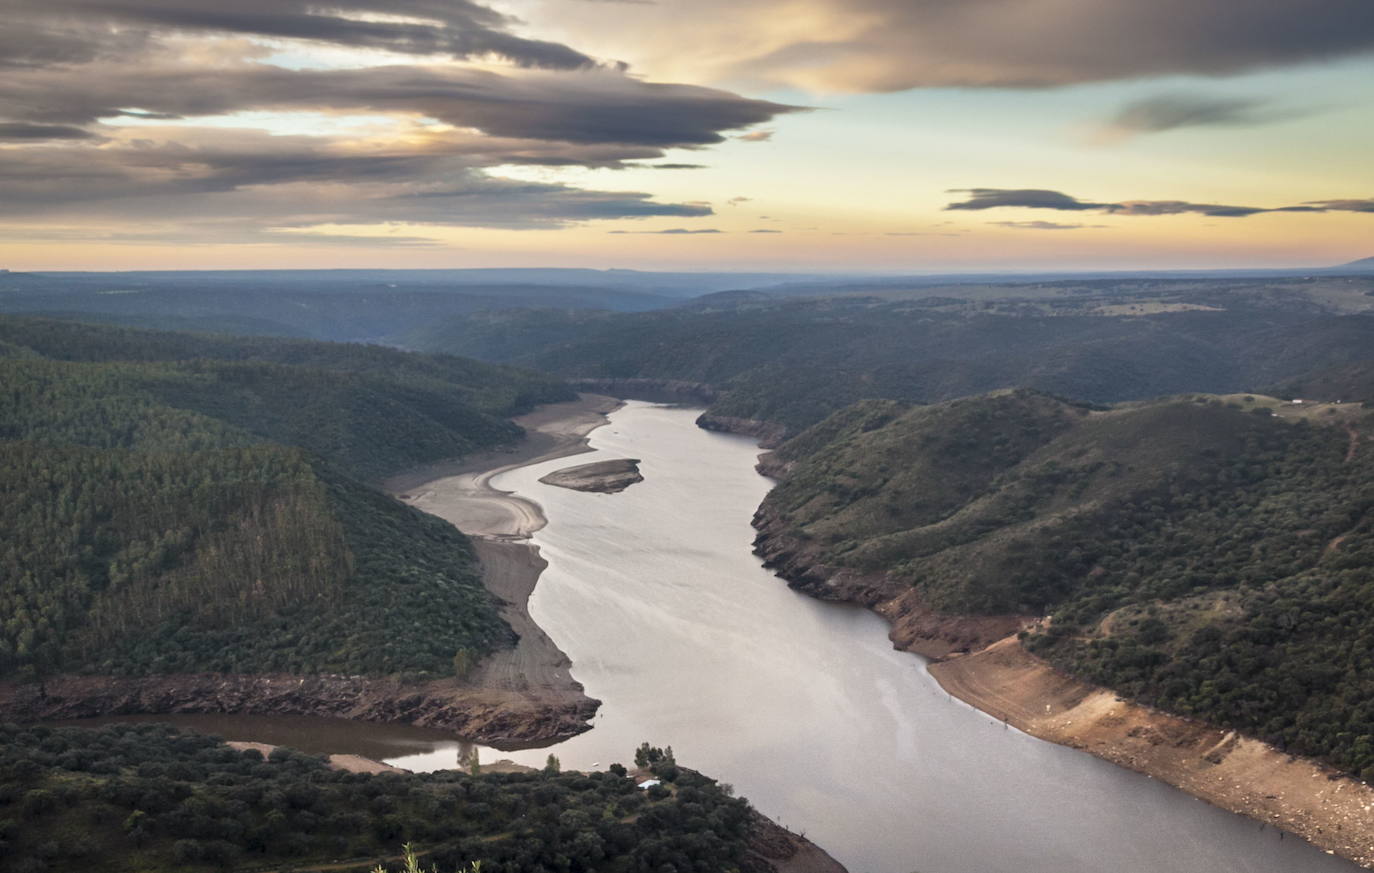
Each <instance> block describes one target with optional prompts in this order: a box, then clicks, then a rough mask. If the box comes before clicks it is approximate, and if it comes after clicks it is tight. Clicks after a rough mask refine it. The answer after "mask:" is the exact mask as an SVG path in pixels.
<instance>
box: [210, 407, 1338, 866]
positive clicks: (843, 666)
mask: <svg viewBox="0 0 1374 873" xmlns="http://www.w3.org/2000/svg"><path fill="white" fill-rule="evenodd" d="M695 416H696V412H694V411H691V410H679V409H668V408H662V407H655V406H651V405H648V404H643V403H630V404H629V405H628V406H627V407H626V408H624V409H622V410H620V411H618V412H616V413H615V414H613V415H612V417H611V424H609V425H608V426H606V427H603V428H601V429H599V430H597V431H595V432H594V433H593V434H592V436H591V445H592V447H593V448H594V449H596V450H597V453H596V454H590V455H579V456H578V457H577V458H575V459H566V458H565V459H560V460H556V461H551V462H548V463H544V464H539V465H535V466H532V467H526V468H522V469H519V470H514V471H511V472H509V473H506V474H503V475H501V476H499V477H497V478H496V479H495V480H494V482H493V484H494V485H495V486H496V487H498V488H502V489H505V490H510V491H515V492H517V493H519V494H522V495H524V496H527V497H529V498H531V499H533V500H536V501H537V502H539V503H540V504H541V505H542V506H543V507H544V509H545V513H546V515H547V516H548V519H549V523H548V526H547V527H545V528H544V529H543V530H541V531H539V532H538V533H537V534H536V535H535V538H534V540H535V542H536V543H537V544H538V545H539V546H540V548H541V549H542V551H543V554H544V556H545V558H546V559H547V560H548V561H549V568H548V569H547V570H546V571H545V573H544V576H543V577H542V578H541V580H540V582H539V585H538V588H537V589H536V590H535V593H534V597H533V599H532V601H531V611H532V613H533V615H534V618H535V620H536V621H537V622H538V623H539V624H540V625H541V626H542V627H543V628H545V630H547V632H548V633H549V635H550V636H551V637H552V638H553V639H554V641H555V642H556V643H558V645H559V646H560V647H561V648H562V649H563V650H564V651H565V652H567V653H568V655H569V656H570V657H571V658H572V661H573V664H574V668H573V673H574V675H575V676H576V677H577V678H578V679H579V680H580V681H581V682H582V683H583V684H584V685H585V686H586V688H587V693H588V694H590V695H591V696H593V697H597V698H600V699H601V700H602V701H603V704H602V707H601V710H600V713H599V714H598V716H597V719H596V722H595V725H596V727H595V729H594V730H592V731H591V732H589V733H586V734H583V735H581V736H578V737H575V738H573V739H571V740H569V741H567V742H565V743H562V744H560V745H558V746H555V747H552V748H551V749H546V750H530V751H526V752H515V753H508V752H493V751H490V750H482V751H481V755H482V759H483V760H484V761H490V760H493V759H496V758H512V759H515V760H517V761H520V762H523V763H528V764H531V765H534V766H542V764H543V763H544V760H545V757H546V756H547V755H548V754H549V752H550V751H552V752H553V753H554V754H556V755H557V756H558V757H559V759H560V760H561V762H562V765H563V766H564V768H579V769H590V768H601V767H605V766H606V765H607V764H610V763H611V762H613V761H622V762H628V761H629V760H630V759H631V758H632V754H633V750H634V748H635V747H636V746H637V745H638V744H639V743H640V742H642V741H645V740H648V741H650V742H652V743H654V744H655V745H660V746H661V745H671V746H672V747H673V749H674V751H675V752H676V755H677V758H678V760H679V761H680V762H682V763H683V764H685V765H687V766H690V767H693V768H695V769H699V770H702V771H704V772H706V773H708V774H710V775H712V776H715V777H717V778H719V779H721V780H722V781H725V782H729V783H732V784H733V785H734V786H735V787H736V789H737V790H738V792H739V793H741V794H743V795H745V796H747V797H748V798H750V800H751V801H753V803H754V804H755V806H757V807H758V808H759V809H760V810H762V811H763V812H764V813H766V814H768V815H770V816H772V817H773V818H774V819H776V820H778V821H780V822H782V823H783V824H785V825H788V826H790V827H791V828H792V829H793V830H797V831H804V832H805V833H806V835H807V836H808V837H810V838H812V839H813V840H815V841H816V842H817V843H819V844H820V845H821V846H823V847H824V848H825V849H827V850H828V851H829V852H830V853H831V854H832V855H834V856H835V857H836V858H837V859H838V860H840V861H841V862H842V863H844V864H845V865H846V866H847V867H848V868H849V869H850V871H851V873H912V871H919V873H997V871H1017V873H1100V871H1104V870H1110V871H1114V873H1328V871H1330V873H1334V871H1346V873H1348V871H1353V870H1357V869H1359V868H1357V867H1355V866H1354V865H1353V864H1349V863H1347V862H1345V861H1341V860H1339V859H1337V858H1334V857H1332V856H1328V855H1326V854H1324V853H1322V852H1320V851H1318V850H1317V849H1315V848H1313V847H1311V846H1310V845H1308V844H1306V843H1304V842H1302V841H1300V840H1298V839H1296V838H1294V837H1292V836H1289V837H1287V838H1286V839H1281V838H1280V835H1279V833H1278V832H1277V831H1275V830H1274V829H1272V828H1264V827H1262V826H1261V825H1260V824H1259V823H1257V822H1254V821H1252V820H1249V819H1245V818H1242V817H1240V816H1236V815H1232V814H1230V813H1227V812H1224V811H1222V810H1219V809H1217V808H1215V807H1212V806H1209V805H1208V804H1206V803H1204V802H1202V801H1200V800H1197V799H1195V798H1192V797H1190V796H1188V795H1186V794H1184V793H1182V792H1180V791H1178V790H1176V789H1173V788H1170V787H1168V786H1166V785H1163V784H1160V783H1159V782H1157V781H1155V780H1152V779H1150V778H1148V777H1145V776H1141V775H1139V774H1136V773H1132V772H1130V771H1127V770H1124V769H1121V768H1118V767H1115V766H1113V765H1111V764H1108V763H1106V762H1104V761H1101V760H1098V759H1096V758H1093V757H1091V756H1089V755H1087V754H1084V753H1081V752H1077V751H1073V750H1070V749H1067V748H1063V747H1060V746H1056V745H1052V744H1050V743H1046V742H1042V741H1040V740H1037V739H1034V738H1032V737H1030V736H1028V735H1025V734H1022V733H1020V732H1018V731H1016V730H1014V729H1009V728H1007V727H1006V726H1004V725H1003V724H1002V723H1001V722H1000V721H997V720H995V719H992V718H990V717H988V716H986V715H984V714H983V713H981V712H979V711H977V710H975V709H973V708H971V707H969V706H967V705H965V704H963V703H961V702H960V701H958V700H954V699H951V698H950V697H949V695H947V694H946V693H945V692H944V691H943V690H941V689H940V687H939V686H938V685H937V684H936V683H935V681H934V680H933V679H932V678H931V677H930V675H929V674H928V673H927V672H926V670H925V668H924V663H923V662H922V661H921V659H919V658H917V657H916V656H914V655H909V654H905V653H901V652H896V651H893V650H892V648H891V646H890V644H889V642H888V640H887V628H886V624H885V623H884V622H883V621H882V620H881V619H880V618H878V617H877V616H875V615H872V614H871V613H868V612H866V611H863V610H860V609H857V608H853V607H846V606H841V605H835V604H826V603H821V602H819V601H816V600H813V599H811V598H808V597H805V596H803V595H800V594H797V593H795V592H793V591H791V590H790V589H789V588H787V586H786V585H785V584H784V583H783V582H782V581H780V580H779V579H777V578H776V577H775V576H773V574H772V573H770V572H768V571H766V570H764V569H763V567H762V566H761V565H760V562H759V561H758V559H757V558H755V557H754V556H753V555H752V553H751V551H750V544H751V541H752V538H753V530H752V529H751V527H750V524H749V522H750V518H751V516H752V514H753V511H754V509H755V508H756V507H757V506H758V504H759V502H760V501H761V500H762V499H763V497H764V495H765V493H766V492H767V490H768V488H769V484H770V483H769V482H768V481H767V480H765V479H763V478H762V477H760V476H759V475H758V474H757V473H756V472H755V471H754V469H753V467H754V462H755V458H756V456H757V453H758V450H757V449H756V448H755V447H754V444H753V443H752V442H751V441H749V440H746V439H743V438H739V437H733V436H728V435H722V434H715V433H710V432H707V431H703V430H700V429H698V428H696V427H695V426H694V425H693V420H694V418H695ZM619 457H630V458H639V459H640V460H641V461H642V463H641V465H640V469H641V471H642V472H643V474H644V478H645V481H644V482H642V483H640V484H637V485H634V486H632V487H630V488H629V489H628V490H626V491H624V492H623V493H621V494H616V495H604V494H588V493H582V492H576V491H569V490H566V489H561V488H556V487H553V486H548V485H543V484H541V483H539V482H538V481H537V480H538V479H539V477H540V476H543V475H545V474H546V473H548V472H551V471H552V470H556V469H561V468H563V467H567V466H571V465H574V464H584V463H589V462H591V461H596V460H607V459H611V458H619ZM294 722H295V720H292V719H283V720H275V723H274V725H262V724H260V725H258V726H257V728H251V727H249V726H244V727H242V728H233V727H232V725H233V724H234V720H232V719H228V720H226V719H220V720H219V722H218V724H219V726H218V727H216V728H214V729H215V730H217V731H218V732H220V733H222V734H241V733H246V732H249V731H250V730H254V729H255V730H257V731H258V733H257V735H255V736H233V737H232V738H234V739H258V740H261V741H265V742H280V741H287V740H283V739H282V734H281V733H280V732H281V731H287V732H289V733H293V734H294V735H295V738H294V739H290V740H289V743H290V744H293V745H296V746H298V747H304V748H306V750H308V751H316V752H357V751H358V750H357V748H354V747H346V743H345V742H344V741H343V739H341V738H339V737H334V738H332V739H329V740H323V739H321V740H320V741H319V742H312V741H310V737H309V735H310V734H311V729H310V728H309V727H308V725H307V726H304V727H301V728H300V729H299V730H297V729H294V728H291V727H290V725H291V724H292V723H294ZM226 724H227V725H229V726H228V727H226ZM302 724H304V723H302ZM264 729H271V730H275V731H278V733H277V735H276V736H277V737H278V739H275V740H274V739H273V737H272V735H265V734H264V733H263V731H264ZM350 730H351V731H353V732H354V733H355V734H356V735H357V736H359V737H367V738H368V739H367V747H368V748H369V752H358V753H359V754H371V755H372V756H373V757H382V758H384V759H385V760H387V761H388V763H392V764H396V765H398V766H402V767H408V768H411V769H433V768H437V767H454V766H456V763H457V761H458V759H459V756H460V755H463V754H466V753H467V752H468V751H469V749H470V747H466V746H460V745H459V744H458V743H456V742H454V741H442V740H438V739H437V738H436V737H434V736H433V735H432V733H433V732H424V731H420V732H414V731H412V729H405V728H401V729H397V728H394V727H386V726H373V725H354V726H352V727H351V728H350ZM345 733H347V731H345ZM303 739H304V740H305V741H304V742H302V740H303ZM322 745H327V746H329V747H328V748H322V747H321V746H322Z"/></svg>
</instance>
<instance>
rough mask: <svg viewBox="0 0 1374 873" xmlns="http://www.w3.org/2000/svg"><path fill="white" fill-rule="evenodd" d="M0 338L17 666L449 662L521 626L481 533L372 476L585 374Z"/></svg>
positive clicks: (292, 667)
mask: <svg viewBox="0 0 1374 873" xmlns="http://www.w3.org/2000/svg"><path fill="white" fill-rule="evenodd" d="M0 337H3V340H0V342H4V343H6V347H7V348H9V349H13V350H16V353H15V354H12V355H9V356H8V357H5V358H2V359H0V480H3V483H4V491H5V494H6V495H7V499H6V501H5V503H4V506H3V507H0V530H3V532H4V536H3V538H2V539H0V580H3V583H2V584H0V605H2V606H3V615H4V616H5V621H4V624H3V628H0V675H8V676H10V677H13V678H17V679H20V680H26V679H34V678H38V677H41V676H42V675H44V674H46V673H52V672H62V671H67V672H70V671H79V672H96V673H120V674H128V673H132V674H149V673H168V672H188V671H198V670H216V671H229V672H249V673H254V672H268V671H285V672H292V671H295V672H320V671H332V672H340V673H347V674H379V673H386V674H391V673H399V672H409V673H416V674H426V675H435V674H439V675H446V674H449V673H451V672H452V669H453V659H454V657H455V655H458V654H459V653H460V652H461V653H463V655H462V657H463V658H464V659H465V660H471V658H472V657H473V656H476V655H480V654H481V653H483V652H486V651H489V650H491V649H492V648H494V647H498V646H502V645H507V644H509V642H510V640H511V634H510V631H509V629H508V628H507V627H506V626H505V624H504V623H503V622H501V621H500V619H499V618H498V617H497V615H496V611H495V606H494V604H493V603H492V601H491V598H490V596H489V595H488V594H487V593H486V591H485V589H483V587H482V585H481V583H480V579H479V578H478V572H477V568H476V565H475V560H474V558H473V557H472V554H471V550H470V548H469V546H468V544H467V541H466V539H465V538H464V537H463V536H462V535H461V534H459V533H458V532H457V531H455V530H454V529H453V528H452V527H450V526H449V525H447V524H446V523H444V522H441V521H439V520H437V519H434V518H432V517H429V516H426V515H424V514H422V513H419V512H416V511H414V510H411V509H409V508H408V507H405V506H403V505H401V504H399V503H397V502H395V501H394V500H392V499H390V498H388V497H386V496H384V495H382V494H380V493H377V492H375V491H373V490H372V489H371V487H369V486H368V485H366V484H364V483H365V482H367V481H368V480H373V479H376V478H377V477H380V476H382V475H384V474H386V473H390V472H394V471H396V470H397V469H400V468H402V467H405V466H408V465H414V464H421V463H428V462H433V461H436V460H440V459H445V458H452V457H458V456H461V455H464V454H467V453H468V452H471V451H474V450H477V449H482V448H487V447H491V446H495V445H499V444H501V443H504V442H508V441H510V440H512V439H514V438H516V437H517V436H518V435H519V428H517V427H516V426H515V425H513V424H511V423H510V422H509V421H508V420H506V417H507V416H509V415H511V414H513V413H516V412H520V411H524V410H525V409H528V408H529V407H530V406H531V405H533V404H534V403H537V402H542V401H545V400H558V399H564V398H565V397H568V396H569V392H568V389H567V388H566V387H564V386H562V385H560V384H558V383H556V382H553V381H551V380H549V379H546V378H543V377H538V376H533V375H530V374H526V373H521V372H518V371H513V370H509V369H506V368H499V367H491V366H488V365H483V364H477V363H475V362H472V361H463V360H459V359H454V358H443V357H437V358H431V357H426V356H421V355H408V354H404V353H400V352H394V351H391V350H387V349H380V348H369V347H354V346H343V345H331V344H322V343H308V342H295V341H277V340H240V339H230V338H212V337H201V336H192V335H179V334H163V333H157V332H152V331H136V330H127V329H119V328H108V327H91V326H86V325H78V324H71V323H66V322H56V321H45V320H36V319H9V318H0ZM436 603H443V604H444V606H445V608H443V609H435V608H434V605H435V604H436Z"/></svg>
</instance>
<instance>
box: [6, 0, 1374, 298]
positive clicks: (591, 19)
mask: <svg viewBox="0 0 1374 873" xmlns="http://www.w3.org/2000/svg"><path fill="white" fill-rule="evenodd" d="M3 9H4V12H5V15H4V17H3V19H0V20H2V21H3V23H0V267H8V268H9V269H12V270H64V269H65V270H118V269H196V268H205V269H225V268H239V269H252V268H263V269H267V268H271V269H284V268H323V267H374V268H384V267H394V268H409V267H424V268H439V267H522V266H529V267H557V266H563V267H594V268H635V269H672V270H796V271H805V272H817V271H833V272H851V273H852V272H952V271H987V270H998V271H1001V270H1045V269H1054V270H1059V269H1144V268H1159V269H1164V268H1184V267H1190V268H1206V267H1285V266H1324V265H1330V264H1338V263H1342V262H1345V261H1350V260H1354V259H1356V258H1362V257H1369V256H1374V233H1371V231H1374V161H1372V160H1371V159H1370V155H1374V88H1372V87H1371V85H1374V2H1371V0H1149V2H1143V0H690V2H688V0H498V2H492V3H490V4H487V3H482V2H477V0H332V2H331V0H322V2H320V0H234V2H231V3H225V2H223V0H217V2H210V0H3Z"/></svg>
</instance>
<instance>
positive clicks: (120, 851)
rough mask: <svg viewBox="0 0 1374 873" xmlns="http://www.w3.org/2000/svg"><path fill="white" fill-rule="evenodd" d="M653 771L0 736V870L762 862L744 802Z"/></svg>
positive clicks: (170, 738) (705, 866)
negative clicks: (401, 766) (473, 769)
mask: <svg viewBox="0 0 1374 873" xmlns="http://www.w3.org/2000/svg"><path fill="white" fill-rule="evenodd" d="M626 752H627V754H628V753H630V752H631V750H628V749H627V750H626ZM653 766H654V771H655V775H656V776H657V778H659V779H661V780H663V783H664V785H663V786H661V787H657V788H655V789H651V790H649V791H642V790H640V789H639V788H637V787H636V784H635V781H634V780H633V779H631V778H629V777H628V776H627V774H626V771H625V768H623V767H618V766H615V767H613V768H612V769H613V770H614V772H603V773H591V774H583V773H559V772H557V770H556V769H550V770H546V771H545V772H541V773H490V774H483V775H477V776H474V775H469V774H467V773H463V772H461V771H455V770H447V771H440V772H438V773H433V774H413V773H383V774H379V775H365V774H354V773H346V772H342V771H339V770H333V769H330V768H329V767H328V765H327V764H326V762H325V761H324V759H321V758H315V757H310V756H307V755H302V754H299V753H296V752H292V751H289V750H287V749H276V750H273V751H272V752H271V753H270V754H269V755H268V756H267V757H265V758H264V756H263V755H262V754H261V753H260V752H258V751H256V750H249V751H243V752H240V751H236V750H235V749H232V748H230V747H228V746H226V745H224V744H223V743H222V742H221V741H220V740H219V739H217V738H214V737H205V736H199V735H195V734H183V733H178V732H176V731H174V730H172V729H171V728H168V727H166V726H165V725H143V726H137V727H135V726H116V727H107V728H102V729H100V730H86V729H77V728H57V729H52V728H41V727H34V728H16V727H13V726H8V727H6V726H0V871H5V873H40V871H44V870H82V871H89V873H135V871H137V873H153V871H173V870H175V871H212V870H235V869H244V870H263V869H278V868H283V869H284V868H286V867H287V866H291V867H295V866H297V865H301V866H307V867H308V866H310V865H317V864H326V865H330V864H337V862H338V860H339V859H349V858H351V859H368V858H390V857H395V856H396V855H398V854H399V853H400V848H401V846H402V844H404V843H413V844H414V846H415V848H416V849H417V850H418V852H419V853H420V854H421V855H422V857H424V859H425V869H429V868H430V865H433V866H435V867H436V868H437V869H440V870H458V869H467V868H468V865H469V864H471V863H472V862H475V861H480V862H481V869H482V871H483V873H528V871H533V870H557V869H564V870H580V871H587V873H661V871H664V870H669V869H672V870H709V871H712V873H749V871H759V873H763V871H765V870H767V869H768V867H767V866H766V865H763V866H760V865H759V864H758V862H757V861H756V860H755V859H753V858H752V857H751V856H750V854H749V845H750V839H751V837H752V835H753V829H754V827H756V824H755V822H756V819H755V818H754V814H753V812H752V811H751V809H750V807H749V804H748V803H746V802H745V801H744V800H741V799H737V798H734V797H731V796H730V792H729V789H728V788H725V787H723V786H720V785H718V784H716V783H715V782H714V781H713V780H711V779H708V778H706V777H704V776H702V775H700V774H698V773H695V772H693V771H691V770H687V769H685V768H680V767H678V766H677V765H676V764H675V763H674V762H673V761H671V760H668V759H664V760H660V761H659V762H658V763H656V764H654V765H653ZM371 866H372V865H371V863H369V862H367V861H365V860H358V861H357V863H356V864H346V865H341V866H330V867H328V869H352V870H367V869H371ZM318 869H326V868H324V867H320V868H318Z"/></svg>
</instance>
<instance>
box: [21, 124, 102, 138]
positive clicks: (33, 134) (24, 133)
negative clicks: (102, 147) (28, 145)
mask: <svg viewBox="0 0 1374 873" xmlns="http://www.w3.org/2000/svg"><path fill="white" fill-rule="evenodd" d="M95 137H96V134H94V133H92V132H91V131H89V130H86V129H85V128H81V127H75V126H72V125H69V124H28V123H26V122H22V121H14V122H0V142H3V141H4V140H34V139H94V138H95Z"/></svg>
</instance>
